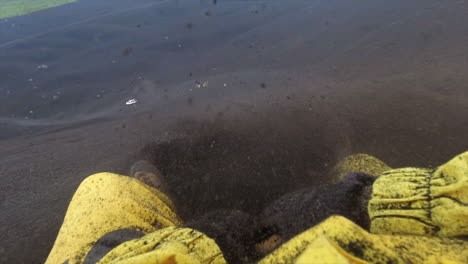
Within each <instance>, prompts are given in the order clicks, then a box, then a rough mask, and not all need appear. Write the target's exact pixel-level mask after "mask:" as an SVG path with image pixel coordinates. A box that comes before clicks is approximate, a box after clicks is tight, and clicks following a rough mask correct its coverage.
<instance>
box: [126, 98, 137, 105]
mask: <svg viewBox="0 0 468 264" xmlns="http://www.w3.org/2000/svg"><path fill="white" fill-rule="evenodd" d="M136 103H138V100H137V99H130V100H128V101H127V102H126V103H125V104H126V105H132V104H136Z"/></svg>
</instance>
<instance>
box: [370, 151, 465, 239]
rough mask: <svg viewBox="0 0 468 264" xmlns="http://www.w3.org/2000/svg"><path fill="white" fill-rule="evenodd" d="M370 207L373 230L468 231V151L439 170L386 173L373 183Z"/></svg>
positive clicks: (459, 233) (460, 233)
mask: <svg viewBox="0 0 468 264" xmlns="http://www.w3.org/2000/svg"><path fill="white" fill-rule="evenodd" d="M368 211H369V216H370V218H371V229H370V230H371V232H372V233H377V234H414V235H438V236H448V237H452V236H463V235H468V152H465V153H463V154H461V155H459V156H457V157H455V158H453V159H452V160H450V161H449V162H447V163H446V164H444V165H442V166H440V167H439V168H438V169H437V170H431V169H417V168H403V169H395V170H390V171H387V172H385V173H383V174H382V175H381V176H380V177H379V178H378V179H377V180H376V182H375V183H374V185H373V193H372V199H371V200H370V202H369V207H368Z"/></svg>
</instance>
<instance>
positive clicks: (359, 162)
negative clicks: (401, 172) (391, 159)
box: [329, 153, 391, 183]
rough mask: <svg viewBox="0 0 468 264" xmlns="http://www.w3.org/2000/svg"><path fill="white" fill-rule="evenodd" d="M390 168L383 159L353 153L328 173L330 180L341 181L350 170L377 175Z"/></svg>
mask: <svg viewBox="0 0 468 264" xmlns="http://www.w3.org/2000/svg"><path fill="white" fill-rule="evenodd" d="M390 169H391V168H390V167H389V166H388V165H387V164H385V163H384V162H383V161H381V160H379V159H377V158H376V157H374V156H371V155H368V154H361V153H358V154H353V155H350V156H348V157H346V158H345V159H344V160H342V161H340V162H339V163H338V164H337V165H336V166H335V167H333V169H332V170H331V172H330V173H329V178H330V179H331V181H332V182H334V183H337V182H339V181H341V180H342V179H343V178H344V176H346V174H348V173H350V172H364V173H367V174H370V175H374V176H378V175H380V174H381V173H383V172H384V171H387V170H390Z"/></svg>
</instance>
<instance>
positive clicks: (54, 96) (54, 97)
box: [52, 95, 60, 100]
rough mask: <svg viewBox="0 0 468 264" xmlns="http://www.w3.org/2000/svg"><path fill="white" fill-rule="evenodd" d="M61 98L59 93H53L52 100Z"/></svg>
mask: <svg viewBox="0 0 468 264" xmlns="http://www.w3.org/2000/svg"><path fill="white" fill-rule="evenodd" d="M59 98H60V97H59V96H58V95H53V96H52V100H57V99H59Z"/></svg>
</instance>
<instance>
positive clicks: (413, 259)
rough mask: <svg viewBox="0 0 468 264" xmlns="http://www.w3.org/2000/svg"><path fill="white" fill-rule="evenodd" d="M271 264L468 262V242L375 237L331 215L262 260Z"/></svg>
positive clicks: (390, 236)
mask: <svg viewBox="0 0 468 264" xmlns="http://www.w3.org/2000/svg"><path fill="white" fill-rule="evenodd" d="M269 263H272V264H273V263H274V264H277V263H278V264H279V263H427V264H432V263H434V264H435V263H446V264H449V263H468V242H466V241H463V240H458V239H449V238H437V237H423V236H399V235H376V234H371V233H368V232H367V231H365V230H363V229H362V228H360V227H359V226H357V225H356V224H354V223H353V222H352V221H350V220H348V219H346V218H344V217H341V216H332V217H330V218H328V219H327V220H325V221H324V222H322V223H321V224H319V225H317V226H315V227H312V228H311V229H309V230H307V231H305V232H303V233H301V234H299V235H297V236H296V237H294V238H293V239H291V240H289V241H288V242H286V243H285V244H283V245H282V246H281V247H280V248H278V249H277V250H275V251H273V252H272V253H271V254H269V255H268V256H266V257H265V258H263V259H262V260H261V261H260V264H269Z"/></svg>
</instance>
